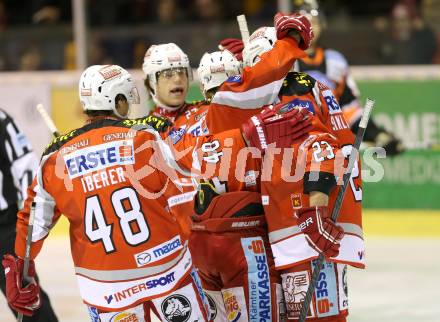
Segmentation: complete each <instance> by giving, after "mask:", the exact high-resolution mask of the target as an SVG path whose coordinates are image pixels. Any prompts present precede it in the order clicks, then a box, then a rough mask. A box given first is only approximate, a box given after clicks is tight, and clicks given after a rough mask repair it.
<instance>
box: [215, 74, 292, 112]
mask: <svg viewBox="0 0 440 322" xmlns="http://www.w3.org/2000/svg"><path fill="white" fill-rule="evenodd" d="M283 81H284V79H280V80H276V81H273V82H272V83H269V84H266V85H264V86H261V87H257V88H253V89H250V90H248V91H245V92H233V91H221V90H220V91H218V92H217V93H216V94H215V96H214V98H213V99H212V103H215V104H220V105H227V106H232V107H237V108H242V109H253V108H260V107H262V106H264V105H268V104H272V103H273V102H274V101H275V99H276V98H277V97H278V93H279V91H280V89H281V86H282V85H283Z"/></svg>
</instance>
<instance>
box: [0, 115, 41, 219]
mask: <svg viewBox="0 0 440 322" xmlns="http://www.w3.org/2000/svg"><path fill="white" fill-rule="evenodd" d="M38 163H39V162H38V158H37V156H36V155H35V153H34V152H33V151H32V148H31V145H30V144H29V142H28V140H27V138H26V136H25V135H24V134H23V132H21V131H20V130H19V129H18V127H17V125H16V124H15V122H14V120H13V119H12V118H11V117H10V116H9V115H8V114H7V113H6V112H5V111H4V110H2V109H0V216H1V215H2V213H4V211H5V210H6V209H8V208H9V207H11V206H12V205H14V204H15V205H18V206H19V207H20V206H21V204H22V202H23V201H24V199H25V198H26V195H27V193H26V190H27V187H28V186H29V185H30V184H31V182H32V179H33V178H34V175H35V171H36V169H37V167H38ZM0 221H1V218H0Z"/></svg>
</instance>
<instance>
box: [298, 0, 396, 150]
mask: <svg viewBox="0 0 440 322" xmlns="http://www.w3.org/2000/svg"><path fill="white" fill-rule="evenodd" d="M294 11H297V12H299V13H301V14H304V15H306V16H307V17H308V18H309V20H310V22H311V23H312V26H313V30H314V31H315V38H314V40H313V42H312V44H311V46H310V48H309V49H308V50H307V57H304V58H302V59H301V60H298V62H297V70H298V71H303V72H307V73H308V74H310V75H311V76H313V77H314V78H315V79H317V80H318V81H320V82H321V83H323V84H325V85H326V86H327V87H329V88H330V89H331V90H332V91H333V93H334V95H335V97H336V98H337V99H338V101H339V104H340V106H341V109H342V112H343V113H344V117H345V119H346V120H347V122H348V124H349V125H350V127H351V129H352V131H353V132H354V133H356V131H357V129H358V126H359V122H360V119H361V114H362V106H361V104H360V101H359V100H360V92H359V89H358V87H357V85H356V82H355V80H354V79H353V77H352V76H351V74H350V69H349V65H348V62H347V59H346V58H345V57H344V55H343V54H342V53H340V52H339V51H337V50H334V49H330V48H323V47H321V46H319V37H320V35H321V31H322V29H323V28H324V21H323V17H322V15H323V13H322V11H321V10H320V9H319V5H318V1H317V0H299V1H295V5H294ZM364 141H366V143H369V144H373V145H374V146H379V147H383V148H385V150H386V152H387V155H389V156H392V155H396V154H399V153H401V152H403V150H404V148H403V145H402V143H401V142H400V140H398V139H397V138H396V137H395V136H394V135H393V134H392V133H390V132H388V131H386V130H385V129H383V128H382V127H380V126H378V125H376V123H375V122H374V120H370V122H369V124H368V127H367V130H366V132H365V138H364Z"/></svg>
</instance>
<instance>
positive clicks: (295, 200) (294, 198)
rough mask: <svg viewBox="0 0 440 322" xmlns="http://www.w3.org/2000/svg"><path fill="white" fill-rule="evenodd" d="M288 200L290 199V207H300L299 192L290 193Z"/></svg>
mask: <svg viewBox="0 0 440 322" xmlns="http://www.w3.org/2000/svg"><path fill="white" fill-rule="evenodd" d="M290 200H291V201H292V208H293V209H299V208H301V207H302V202H301V194H300V193H292V194H290Z"/></svg>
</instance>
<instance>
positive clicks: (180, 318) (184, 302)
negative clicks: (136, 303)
mask: <svg viewBox="0 0 440 322" xmlns="http://www.w3.org/2000/svg"><path fill="white" fill-rule="evenodd" d="M161 309H162V313H163V315H164V316H165V319H166V320H167V321H168V322H186V321H188V320H189V318H190V316H191V303H190V301H189V300H188V299H187V298H186V297H185V296H183V295H178V294H175V295H171V296H168V297H167V298H166V299H165V300H163V302H162V305H161Z"/></svg>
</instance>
